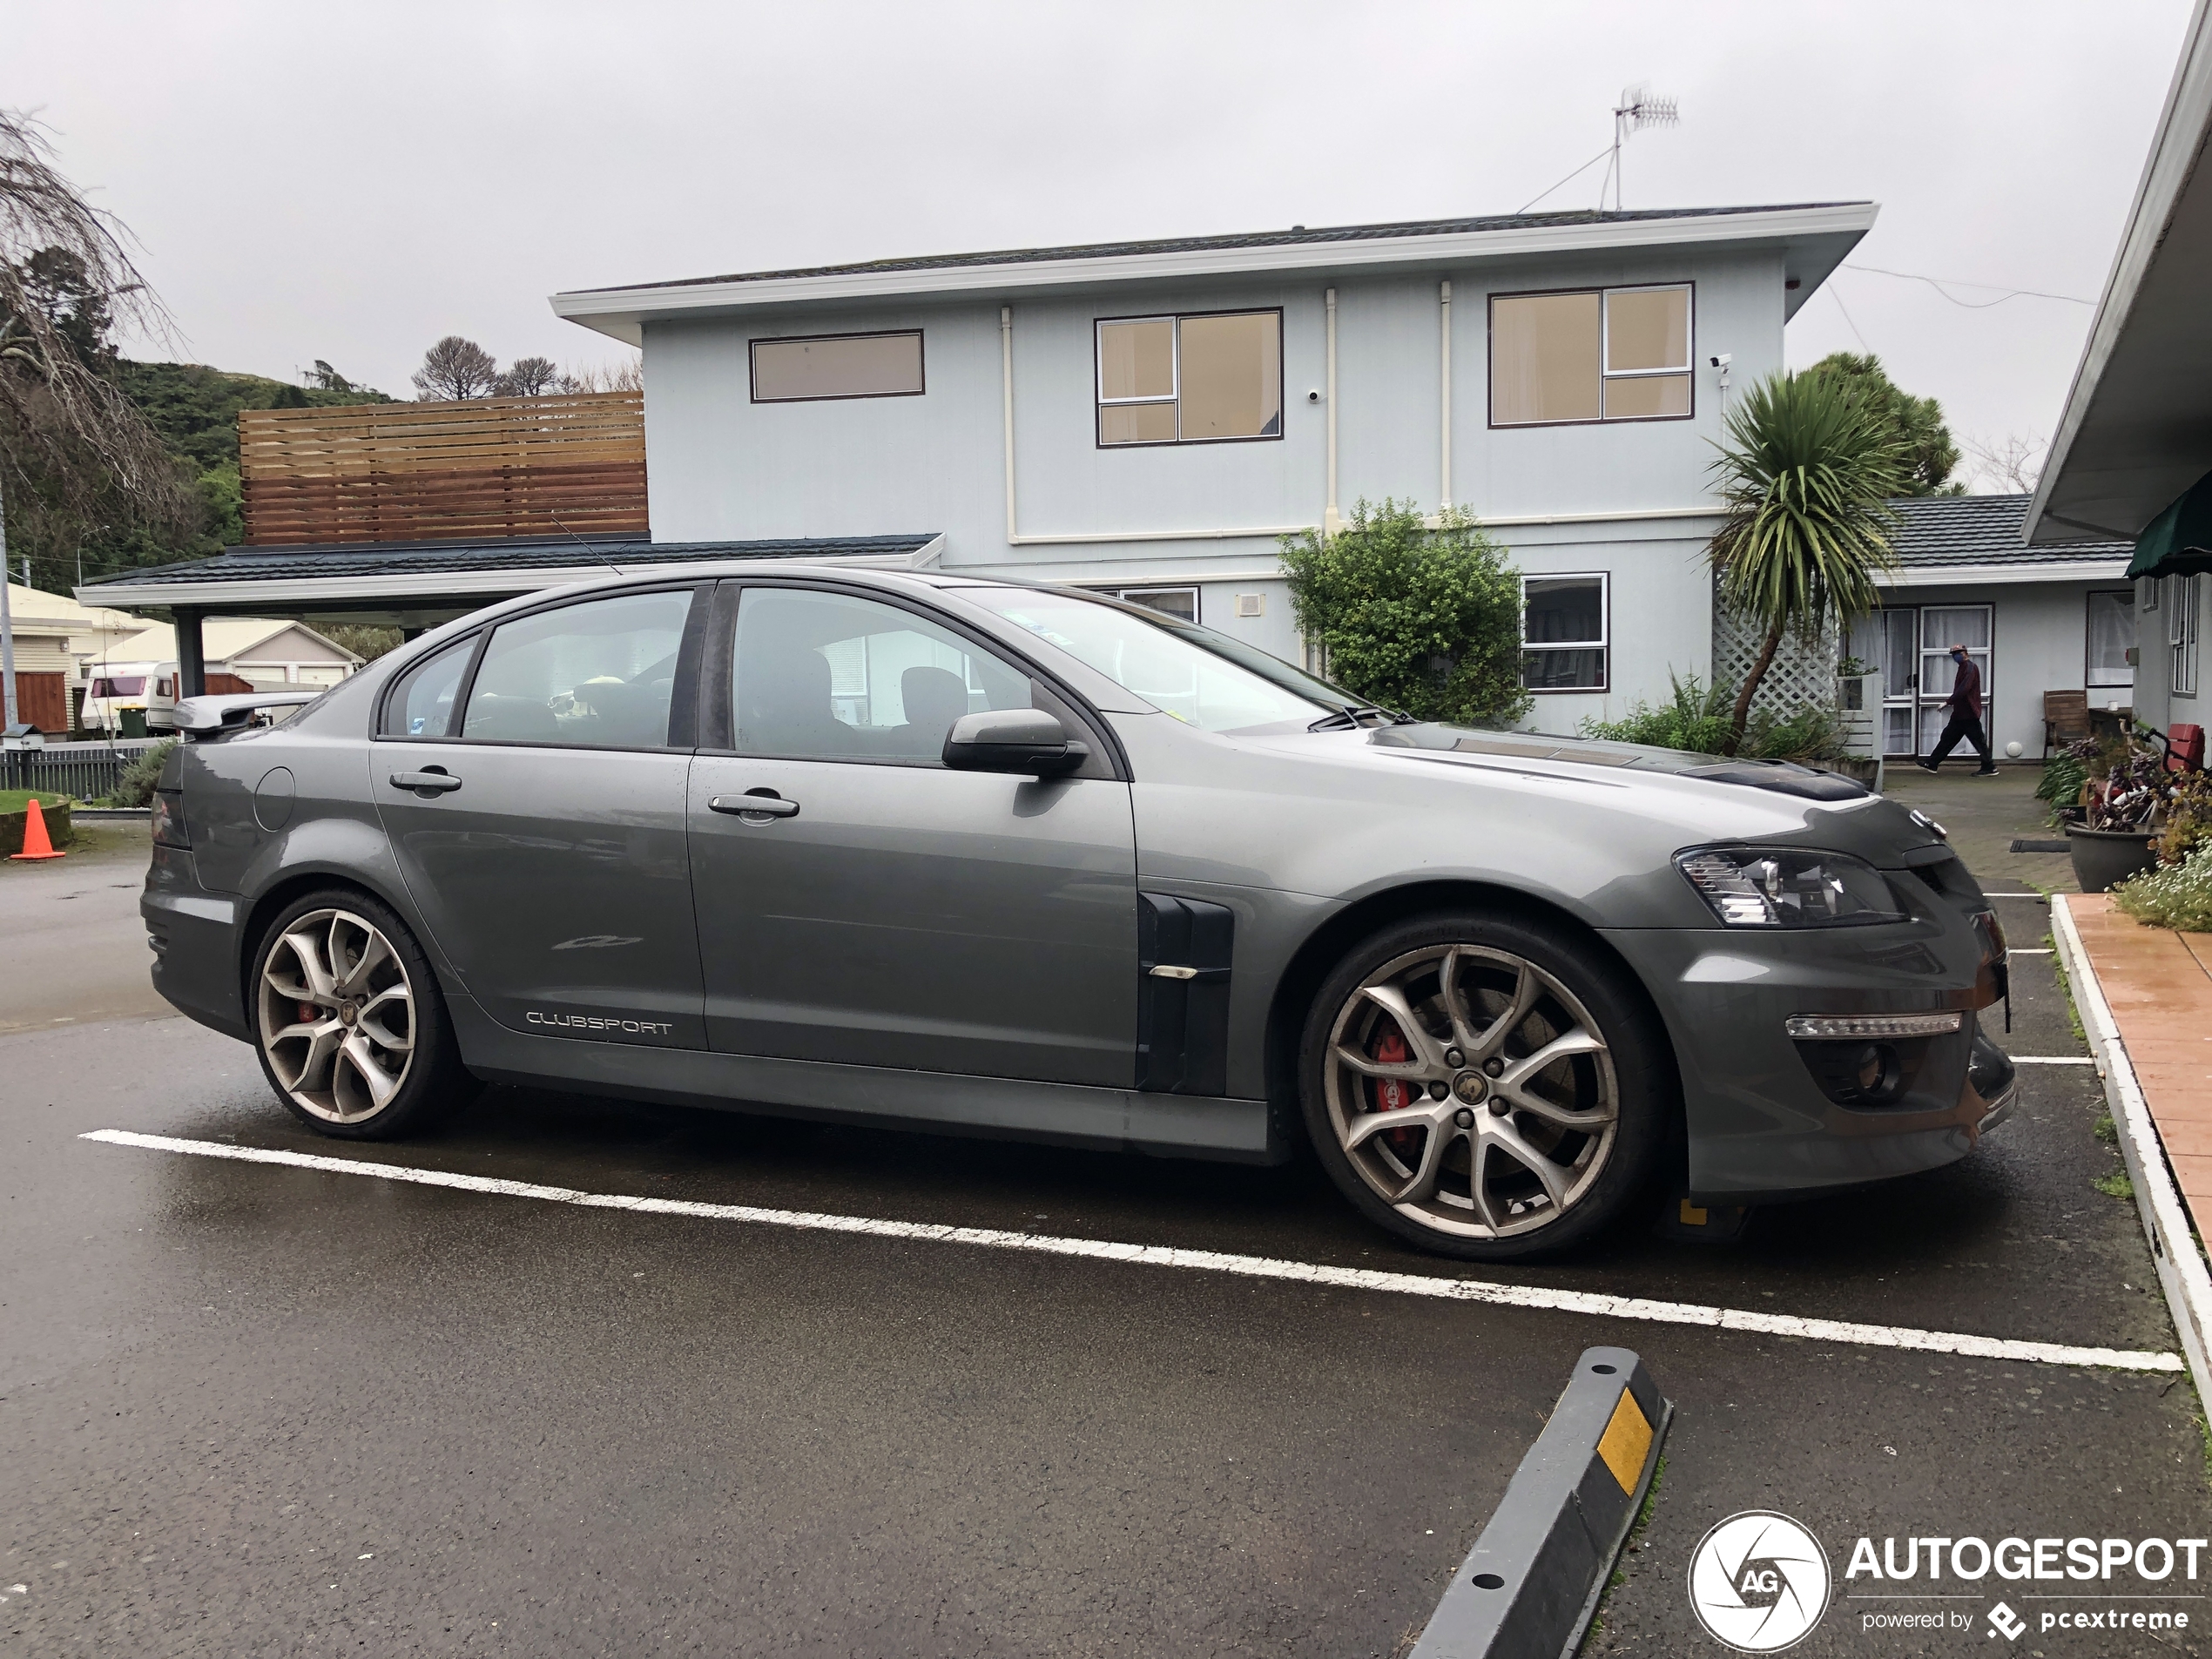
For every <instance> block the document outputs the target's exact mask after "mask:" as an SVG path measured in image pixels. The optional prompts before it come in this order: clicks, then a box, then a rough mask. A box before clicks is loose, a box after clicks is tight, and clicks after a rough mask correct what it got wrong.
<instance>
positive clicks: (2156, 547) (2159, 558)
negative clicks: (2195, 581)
mask: <svg viewBox="0 0 2212 1659" xmlns="http://www.w3.org/2000/svg"><path fill="white" fill-rule="evenodd" d="M2205 570H2212V472H2208V473H2206V474H2205V475H2204V476H2203V477H2202V478H2200V479H2198V480H2197V481H2196V482H2195V483H2193V484H2191V485H2190V486H2189V487H2188V489H2185V490H2183V491H2182V493H2181V494H2180V495H2179V496H2176V497H2175V500H2174V504H2173V505H2172V506H2170V507H2168V509H2166V510H2165V511H2164V512H2162V513H2161V514H2160V515H2159V516H2157V517H2156V518H2154V519H2153V520H2151V522H2150V523H2148V525H2146V526H2145V527H2144V529H2143V533H2142V534H2141V536H2137V537H2136V538H2135V556H2134V558H2132V559H2130V560H2128V576H2130V577H2139V576H2194V575H2196V574H2198V573H2200V572H2202V571H2205Z"/></svg>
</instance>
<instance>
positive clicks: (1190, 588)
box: [1100, 445, 1205, 623]
mask: <svg viewBox="0 0 2212 1659" xmlns="http://www.w3.org/2000/svg"><path fill="white" fill-rule="evenodd" d="M1114 447H1115V448H1119V447H1120V446H1119V445H1116V446H1114ZM1100 591H1101V592H1102V593H1107V594H1110V595H1112V596H1113V597H1115V598H1116V599H1119V600H1120V601H1122V603H1123V604H1132V605H1143V604H1144V601H1143V600H1142V599H1139V598H1137V597H1136V595H1138V594H1140V593H1148V594H1150V593H1187V594H1189V595H1190V620H1191V621H1192V622H1194V623H1203V622H1204V619H1205V602H1204V598H1203V597H1202V596H1201V594H1200V592H1199V590H1198V584H1197V583H1195V582H1139V583H1135V584H1133V585H1132V586H1129V587H1119V588H1102V589H1101V590H1100ZM1144 608H1145V609H1146V610H1158V609H1159V608H1158V607H1157V605H1144ZM1160 615H1162V616H1163V617H1173V618H1174V620H1176V621H1177V622H1180V621H1181V620H1182V618H1181V617H1177V616H1176V615H1175V613H1174V612H1173V611H1171V610H1161V611H1160Z"/></svg>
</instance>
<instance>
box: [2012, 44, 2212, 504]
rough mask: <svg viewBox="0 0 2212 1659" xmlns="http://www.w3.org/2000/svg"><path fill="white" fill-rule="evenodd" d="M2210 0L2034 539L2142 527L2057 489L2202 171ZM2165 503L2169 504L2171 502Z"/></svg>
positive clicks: (2154, 148)
mask: <svg viewBox="0 0 2212 1659" xmlns="http://www.w3.org/2000/svg"><path fill="white" fill-rule="evenodd" d="M2209 6H2212V0H2197V3H2196V6H2195V10H2194V11H2193V12H2192V14H2191V16H2190V18H2189V25H2188V34H2187V35H2186V36H2185V37H2184V39H2183V44H2182V56H2181V60H2180V62H2179V63H2177V64H2175V68H2174V78H2173V81H2172V83H2171V84H2170V85H2169V86H2168V88H2167V92H2166V106H2165V108H2164V110H2163V111H2161V113H2160V115H2159V118H2158V129H2157V132H2156V135H2155V137H2154V138H2153V139H2152V141H2151V147H2150V154H2149V155H2148V157H2147V158H2145V160H2144V162H2143V172H2142V177H2141V179H2139V180H2138V181H2137V183H2136V185H2135V199H2134V204H2133V205H2132V206H2130V207H2129V209H2128V225H2127V228H2126V230H2125V231H2124V232H2123V233H2121V239H2120V247H2119V251H2118V252H2117V253H2114V256H2113V262H2112V270H2111V272H2110V273H2109V274H2108V275H2107V277H2106V278H2105V286H2104V292H2103V293H2102V294H2101V295H2100V296H2099V298H2098V300H2097V312H2096V316H2095V317H2094V320H2092V321H2091V322H2090V325H2089V339H2088V343H2087V345H2086V346H2084V347H2082V352H2081V361H2080V363H2079V364H2078V365H2077V366H2076V367H2075V368H2074V382H2073V384H2072V385H2071V386H2070V387H2068V388H2067V395H2066V402H2065V404H2064V405H2063V406H2062V408H2061V409H2060V415H2059V425H2058V430H2057V431H2056V432H2055V433H2054V434H2053V435H2052V438H2051V447H2050V449H2049V452H2048V454H2047V455H2046V457H2045V461H2044V467H2043V475H2042V476H2041V477H2040V479H2038V480H2037V481H2036V485H2035V493H2034V495H2033V498H2032V499H2030V501H2029V502H2028V506H2027V541H2028V542H2030V543H2063V542H2076V541H2086V540H2094V539H2100V538H2102V537H2106V536H2119V535H2133V534H2134V533H2135V532H2136V530H2139V529H2141V526H2134V527H2132V528H2131V527H2129V526H2126V525H2102V524H2092V523H2085V522H2083V521H2081V520H2079V519H2075V518H2072V517H2069V516H2067V515H2065V514H2063V513H2060V512H2054V511H2053V510H2052V509H2053V496H2054V495H2055V494H2056V493H2057V491H2058V489H2060V485H2061V484H2062V483H2063V482H2065V480H2066V472H2067V461H2068V460H2069V459H2070V457H2071V456H2072V454H2073V450H2074V442H2075V441H2076V440H2077V439H2078V438H2080V435H2081V428H2082V426H2083V424H2084V422H2085V421H2087V418H2088V415H2089V409H2090V406H2091V405H2092V404H2093V403H2094V401H2095V400H2096V395H2097V388H2098V385H2099V383H2100V381H2101V380H2102V379H2103V377H2104V372H2105V368H2106V367H2107V364H2109V363H2110V362H2111V361H2112V356H2113V353H2114V350H2115V349H2116V347H2118V345H2119V343H2120V338H2121V334H2122V333H2123V332H2124V331H2125V330H2126V328H2127V326H2128V317H2129V314H2131V313H2132V312H2133V310H2134V304H2135V297H2136V295H2137V294H2138V293H2140V292H2141V288H2142V286H2143V280H2144V279H2145V277H2146V276H2148V273H2149V272H2150V268H2151V264H2152V261H2153V260H2155V258H2156V256H2157V254H2158V251H2159V247H2160V245H2161V243H2162V242H2163V241H2164V240H2165V238H2166V233H2167V229H2168V226H2170V225H2171V223H2172V222H2173V219H2174V215H2175V211H2176V209H2177V208H2178V207H2179V206H2180V204H2181V200H2182V192H2184V191H2185V190H2186V189H2187V188H2188V184H2189V181H2190V179H2191V178H2192V176H2193V175H2194V174H2195V171H2196V165H2197V160H2198V158H2199V157H2200V155H2201V154H2202V152H2203V149H2204V146H2205V143H2206V139H2207V136H2208V130H2212V39H2209V38H2208V36H2207V30H2206V18H2207V14H2208V7H2209ZM2069 504H2070V503H2069ZM2159 505H2160V506H2161V507H2162V506H2163V505H2164V503H2163V502H2161V503H2160V504H2159ZM2157 511H2158V508H2156V507H2155V508H2153V509H2151V513H2152V515H2153V516H2155V513H2156V512H2157Z"/></svg>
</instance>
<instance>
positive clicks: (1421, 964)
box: [1321, 944, 1620, 1238]
mask: <svg viewBox="0 0 2212 1659" xmlns="http://www.w3.org/2000/svg"><path fill="white" fill-rule="evenodd" d="M1321 1063H1322V1067H1323V1074H1324V1098H1325V1103H1326V1105H1327V1109H1328V1114H1329V1121H1330V1124H1331V1127H1332V1129H1333V1130H1335V1132H1336V1136H1337V1141H1338V1144H1339V1146H1340V1147H1342V1148H1343V1150H1344V1154H1345V1158H1346V1159H1347V1160H1348V1161H1349V1162H1350V1163H1351V1164H1352V1168H1353V1169H1354V1170H1357V1171H1358V1172H1359V1177H1360V1179H1361V1180H1363V1181H1365V1182H1366V1184H1367V1185H1368V1186H1369V1187H1370V1188H1372V1190H1374V1192H1375V1193H1376V1194H1377V1195H1378V1196H1379V1197H1381V1198H1382V1200H1383V1201H1384V1202H1385V1203H1386V1204H1389V1205H1390V1206H1391V1207H1392V1208H1393V1209H1394V1210H1396V1211H1398V1212H1399V1214H1401V1215H1403V1216H1405V1217H1406V1218H1407V1219H1408V1220H1411V1221H1413V1222H1415V1223H1417V1224H1420V1225H1422V1226H1425V1227H1429V1228H1433V1229H1435V1230H1438V1231H1443V1232H1447V1233H1451V1234H1453V1235H1456V1236H1459V1237H1461V1238H1512V1237H1514V1236H1517V1235H1521V1234H1526V1233H1531V1232H1534V1231H1538V1230H1539V1229H1541V1228H1543V1227H1546V1226H1548V1225H1550V1224H1552V1223H1554V1222H1555V1221H1557V1220H1558V1219H1559V1218H1560V1217H1561V1216H1563V1215H1565V1214H1566V1213H1567V1212H1568V1211H1569V1210H1572V1209H1573V1208H1574V1207H1575V1204H1578V1203H1579V1202H1581V1199H1582V1198H1583V1197H1585V1195H1587V1194H1588V1191H1589V1190H1590V1188H1591V1186H1592V1185H1593V1184H1594V1183H1595V1181H1596V1180H1597V1177H1598V1175H1599V1172H1600V1171H1601V1170H1602V1169H1603V1168H1604V1166H1605V1162H1606V1159H1607V1157H1608V1156H1609V1155H1610V1153H1611V1152H1612V1150H1613V1145H1614V1141H1615V1135H1616V1132H1617V1130H1618V1128H1619V1123H1620V1089H1619V1084H1618V1080H1617V1079H1616V1077H1615V1074H1614V1069H1613V1056H1612V1053H1611V1050H1610V1049H1609V1048H1608V1045H1607V1043H1606V1041H1605V1038H1604V1036H1603V1035H1602V1033H1601V1032H1600V1031H1599V1030H1598V1028H1597V1023H1596V1022H1595V1020H1593V1019H1592V1018H1591V1017H1590V1015H1589V1012H1588V1009H1587V1008H1584V1007H1583V1005H1582V1003H1581V1001H1580V1000H1579V999H1577V998H1576V997H1575V994H1574V993H1573V992H1572V991H1570V990H1568V988H1567V987H1566V986H1565V985H1563V984H1561V982H1560V981H1559V980H1558V979H1556V978H1555V977H1554V976H1553V975H1552V974H1548V973H1547V972H1546V971H1545V970H1544V969H1543V968H1540V967H1538V966H1537V965H1536V964H1535V963H1534V962H1532V961H1528V960H1527V959H1526V958H1524V957H1521V956H1518V955H1515V954H1513V953H1512V952H1510V951H1506V950H1501V949H1497V948H1493V947H1490V946H1483V945H1463V944H1445V945H1433V946H1429V947H1426V948H1423V949H1420V950H1416V951H1413V952H1409V953H1408V954H1405V955H1403V956H1399V957H1397V958H1395V959H1393V961H1388V962H1386V963H1385V964H1383V966H1382V967H1380V968H1378V969H1376V970H1375V971H1374V972H1373V973H1372V974H1369V975H1368V976H1367V977H1366V980H1365V981H1363V982H1362V983H1361V984H1360V985H1359V988H1357V989H1355V990H1354V991H1353V992H1352V995H1350V996H1348V997H1347V998H1345V1002H1344V1005H1343V1006H1342V1008H1339V1011H1338V1013H1337V1015H1336V1018H1335V1020H1334V1022H1332V1025H1331V1027H1330V1030H1329V1041H1328V1047H1327V1049H1326V1051H1325V1053H1324V1055H1322V1062H1321Z"/></svg>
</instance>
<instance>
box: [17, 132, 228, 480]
mask: <svg viewBox="0 0 2212 1659" xmlns="http://www.w3.org/2000/svg"><path fill="white" fill-rule="evenodd" d="M128 239H129V233H128V231H126V230H125V228H124V227H123V226H122V225H121V224H120V223H119V222H118V221H117V220H116V219H114V217H113V216H112V215H111V214H108V213H105V212H101V211H99V210H98V208H95V207H92V206H90V205H89V204H88V203H86V202H85V200H84V198H83V197H82V196H81V195H80V194H79V193H78V191H77V189H76V188H75V186H73V185H71V183H70V182H69V180H68V179H65V178H64V177H63V176H62V174H61V172H60V171H59V169H58V168H57V167H56V165H54V154H53V146H52V145H51V144H50V143H49V142H48V140H47V138H46V135H45V133H44V132H43V131H42V130H41V129H40V126H39V125H38V123H37V121H36V120H34V119H33V118H31V117H30V116H28V115H26V114H24V113H23V112H21V111H13V110H0V463H3V464H4V466H5V468H6V471H7V473H8V475H10V477H11V478H12V480H13V481H14V482H16V483H17V484H18V485H29V484H30V483H31V482H32V480H33V478H34V475H36V476H38V477H39V478H41V479H43V481H44V486H45V488H46V489H48V490H49V491H50V492H52V491H58V492H59V494H60V495H61V496H63V497H64V498H65V500H66V501H67V502H69V504H71V506H74V507H78V508H84V507H88V506H89V505H90V503H91V502H92V501H93V499H94V498H95V497H98V496H102V495H104V494H109V493H111V492H112V491H117V490H119V491H120V493H121V496H123V498H124V501H125V503H126V504H127V505H128V506H129V507H130V508H131V509H133V510H134V511H136V512H138V513H139V514H141V515H143V516H147V517H148V518H150V519H152V520H153V521H155V522H157V523H161V522H167V523H185V522H188V521H189V519H190V517H191V516H192V511H193V507H192V501H191V498H190V497H189V496H187V495H186V494H185V490H184V488H183V486H182V484H181V483H180V482H179V478H178V473H177V466H176V462H175V461H174V460H173V459H172V456H171V455H170V454H169V452H168V450H167V449H166V448H165V447H164V446H163V444H162V442H161V440H160V438H159V437H158V435H156V434H155V432H154V430H153V428H152V427H151V426H149V425H148V424H147V423H146V421H145V416H144V415H141V414H139V412H138V408H137V406H136V405H134V404H133V403H132V401H131V400H130V399H129V398H128V397H126V396H125V395H124V393H123V389H122V388H121V387H119V386H118V385H117V383H116V382H115V381H114V379H113V378H112V376H111V374H107V373H105V372H103V371H104V367H105V366H104V365H103V364H102V363H100V362H99V361H98V359H97V357H96V358H94V359H92V360H91V361H88V360H87V357H86V355H85V353H84V349H83V347H82V343H81V342H80V341H76V340H72V339H71V336H70V334H69V333H68V331H67V329H66V327H65V324H64V318H63V317H62V316H61V315H59V314H58V307H57V306H56V304H55V295H56V293H57V289H56V287H55V283H54V281H53V278H54V277H55V275H56V274H57V273H60V274H61V275H63V276H64V278H65V279H66V280H67V283H68V285H69V287H71V290H72V291H73V292H75V293H78V294H80V295H83V296H85V297H87V298H89V299H91V300H95V301H97V303H98V306H99V307H100V308H101V309H102V310H103V312H104V313H105V315H106V316H107V317H109V318H111V319H113V320H118V321H120V322H123V323H125V324H127V325H128V326H130V327H132V328H134V329H136V330H137V331H138V333H139V334H141V335H144V336H147V337H150V338H152V339H153V340H156V341H164V342H167V341H173V340H174V338H175V334H176V329H175V325H174V324H173V322H172V320H171V318H170V316H169V314H168V311H167V310H166V309H165V307H163V305H162V303H161V301H160V300H158V298H157V297H156V296H155V294H154V293H153V290H152V288H151V287H148V286H147V283H146V280H145V276H144V275H143V274H141V273H140V272H139V270H138V266H137V264H136V263H135V262H134V261H133V260H132V257H131V252H130V247H129V246H128Z"/></svg>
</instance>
